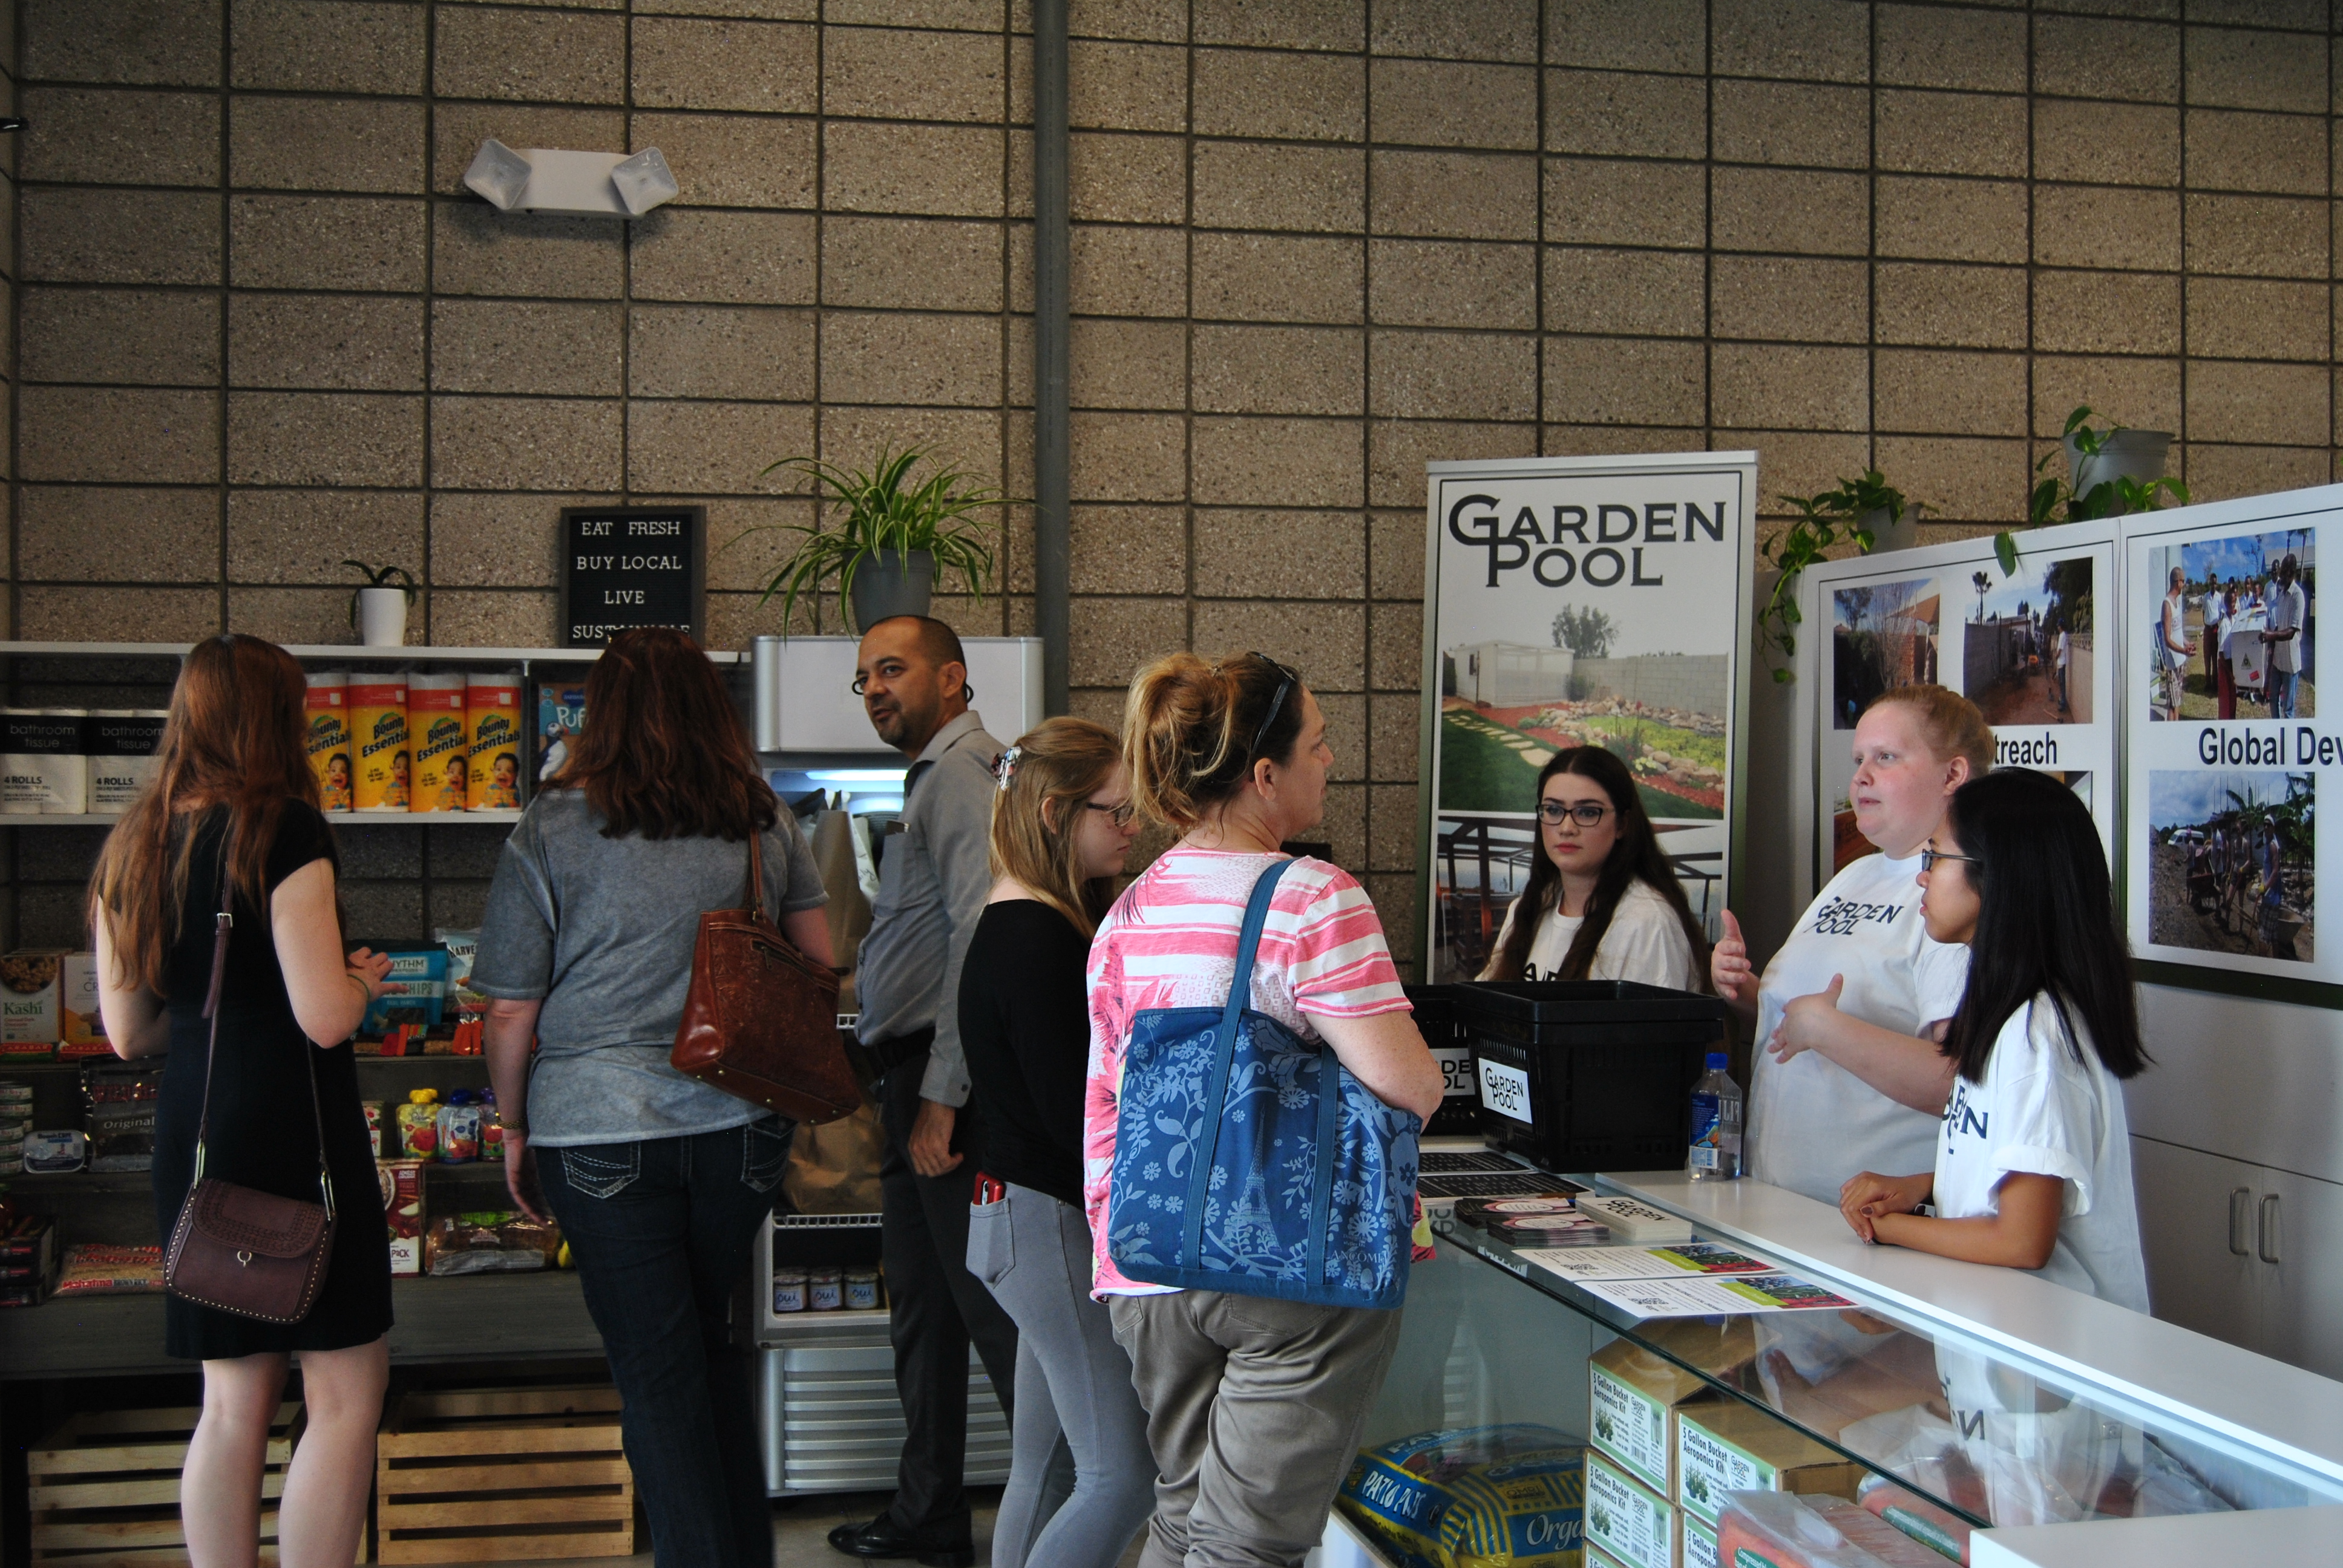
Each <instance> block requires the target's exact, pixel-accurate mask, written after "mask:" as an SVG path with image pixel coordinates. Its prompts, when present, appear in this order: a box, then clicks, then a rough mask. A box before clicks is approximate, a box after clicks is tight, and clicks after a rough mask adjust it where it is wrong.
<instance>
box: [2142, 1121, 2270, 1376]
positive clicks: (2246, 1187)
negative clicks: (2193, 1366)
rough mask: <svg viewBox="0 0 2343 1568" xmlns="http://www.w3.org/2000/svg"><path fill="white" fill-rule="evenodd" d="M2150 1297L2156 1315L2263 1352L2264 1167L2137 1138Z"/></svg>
mask: <svg viewBox="0 0 2343 1568" xmlns="http://www.w3.org/2000/svg"><path fill="white" fill-rule="evenodd" d="M2131 1177H2132V1186H2133V1189H2134V1191H2136V1192H2137V1194H2138V1197H2139V1239H2140V1241H2141V1244H2142V1246H2143V1247H2144V1249H2145V1250H2146V1251H2147V1298H2148V1301H2149V1302H2150V1303H2151V1305H2152V1309H2153V1311H2154V1312H2155V1313H2156V1315H2157V1317H2159V1318H2162V1319H2163V1320H2164V1321H2165V1322H2168V1323H2178V1324H2179V1325H2180V1326H2181V1327H2182V1328H2184V1329H2195V1330H2196V1331H2197V1332H2198V1333H2200V1334H2210V1335H2212V1336H2213V1337H2214V1338H2215V1339H2217V1340H2227V1341H2228V1342H2230V1343H2231V1344H2233V1345H2244V1346H2246V1347H2247V1348H2248V1349H2256V1350H2258V1349H2260V1348H2261V1343H2260V1336H2261V1330H2260V1322H2259V1319H2260V1312H2259V1302H2260V1298H2261V1293H2262V1290H2261V1286H2262V1275H2263V1273H2265V1272H2267V1271H2266V1270H2265V1269H2263V1268H2262V1267H2261V1265H2260V1263H2259V1261H2258V1260H2257V1259H2256V1258H2255V1257H2254V1249H2253V1222H2254V1219H2255V1213H2254V1210H2255V1199H2256V1198H2257V1196H2258V1193H2259V1189H2260V1179H2261V1171H2260V1170H2259V1168H2258V1167H2256V1166H2252V1165H2248V1164H2247V1163H2246V1162H2245V1161H2242V1160H2224V1159H2222V1158H2221V1157H2220V1156H2219V1155H2217V1154H2205V1153H2200V1152H2198V1151H2197V1150H2194V1149H2183V1148H2181V1147H2180V1146H2179V1145H2177V1144H2173V1143H2160V1142H2158V1141H2156V1140H2155V1139H2153V1138H2139V1137H2134V1138H2133V1139H2132V1141H2131Z"/></svg>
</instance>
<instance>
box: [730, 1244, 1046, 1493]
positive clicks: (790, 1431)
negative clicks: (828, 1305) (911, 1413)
mask: <svg viewBox="0 0 2343 1568" xmlns="http://www.w3.org/2000/svg"><path fill="white" fill-rule="evenodd" d="M777 1251H778V1252H779V1254H780V1255H781V1256H783V1257H784V1258H789V1257H797V1258H800V1259H815V1258H820V1259H832V1258H834V1259H836V1260H837V1261H851V1262H860V1261H865V1260H869V1261H876V1259H877V1257H878V1255H879V1216H878V1215H876V1214H778V1215H775V1216H774V1218H773V1221H772V1223H771V1224H769V1225H768V1226H766V1227H765V1229H764V1231H763V1232H762V1233H761V1234H759V1237H758V1240H757V1261H756V1271H755V1273H754V1276H753V1277H754V1279H755V1280H756V1281H757V1282H758V1283H759V1292H758V1294H759V1303H758V1309H757V1325H758V1326H757V1429H758V1436H759V1444H760V1446H761V1448H762V1451H763V1454H762V1457H763V1459H764V1465H765V1491H766V1493H767V1495H769V1496H772V1497H799V1496H804V1495H806V1494H809V1493H823V1492H879V1491H885V1490H887V1489H888V1488H890V1487H892V1486H893V1485H894V1484H895V1479H896V1465H897V1462H899V1461H900V1458H901V1456H902V1451H903V1439H904V1437H905V1436H906V1435H907V1434H908V1432H909V1431H910V1428H909V1427H908V1426H907V1425H906V1424H905V1422H904V1420H903V1405H902V1402H901V1400H900V1399H899V1398H898V1397H897V1396H896V1393H895V1352H894V1348H893V1346H892V1345H890V1343H889V1342H888V1338H887V1332H888V1320H889V1313H888V1311H887V1309H886V1308H884V1307H881V1308H880V1309H879V1310H877V1311H875V1312H872V1311H868V1310H865V1311H860V1312H851V1311H847V1312H774V1311H773V1292H772V1278H773V1267H774V1261H773V1260H774V1257H775V1254H776V1252H777ZM1009 1458H1010V1434H1009V1417H1008V1415H1007V1413H1006V1412H1003V1411H1002V1410H1001V1401H1000V1399H999V1398H998V1397H997V1396H996V1395H995V1394H994V1392H993V1390H992V1380H991V1378H990V1376H989V1375H988V1374H987V1373H986V1372H985V1370H984V1363H983V1362H982V1361H980V1360H979V1359H978V1357H977V1354H976V1352H975V1350H974V1349H973V1348H971V1349H970V1352H969V1357H968V1459H967V1465H966V1469H965V1472H964V1474H965V1476H966V1480H967V1483H968V1484H969V1485H970V1486H997V1485H1000V1484H1001V1483H1004V1482H1006V1481H1007V1480H1008V1479H1009Z"/></svg>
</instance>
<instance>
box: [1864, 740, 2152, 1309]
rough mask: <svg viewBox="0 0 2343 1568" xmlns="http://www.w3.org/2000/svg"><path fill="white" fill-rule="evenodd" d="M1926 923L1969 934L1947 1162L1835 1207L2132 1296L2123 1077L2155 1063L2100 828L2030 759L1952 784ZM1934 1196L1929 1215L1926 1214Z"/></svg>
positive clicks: (1931, 847) (1976, 1258)
mask: <svg viewBox="0 0 2343 1568" xmlns="http://www.w3.org/2000/svg"><path fill="white" fill-rule="evenodd" d="M1922 868H1923V869H1922V870H1921V873H1920V886H1921V887H1922V888H1923V889H1924V890H1925V891H1924V893H1923V895H1922V897H1921V900H1920V903H1921V910H1922V913H1923V915H1924V917H1925V918H1926V920H1927V923H1928V934H1929V936H1931V937H1933V938H1934V939H1935V940H1937V941H1940V942H1958V943H1963V944H1966V946H1967V948H1968V949H1969V974H1968V989H1967V990H1966V991H1965V992H1964V993H1963V995H1962V997H1961V1004H1960V1008H1959V1010H1958V1011H1956V1012H1955V1013H1954V1014H1953V1019H1952V1025H1951V1027H1950V1028H1949V1029H1948V1030H1946V1035H1945V1042H1944V1053H1945V1056H1946V1060H1949V1061H1951V1062H1952V1063H1954V1065H1955V1067H1956V1070H1957V1073H1958V1076H1957V1077H1956V1079H1955V1080H1954V1082H1953V1095H1952V1100H1951V1101H1950V1102H1949V1103H1948V1104H1947V1105H1946V1107H1945V1121H1944V1130H1943V1131H1942V1132H1941V1133H1940V1134H1939V1135H1938V1137H1937V1141H1936V1170H1935V1171H1922V1172H1920V1173H1919V1174H1918V1175H1915V1176H1882V1175H1879V1174H1876V1173H1875V1172H1873V1171H1865V1172H1863V1173H1862V1174H1861V1175H1859V1176H1857V1177H1855V1179H1854V1180H1853V1181H1849V1182H1848V1183H1847V1184H1846V1186H1845V1188H1844V1189H1843V1190H1841V1191H1840V1193H1839V1211H1840V1212H1841V1213H1843V1214H1845V1216H1846V1222H1847V1223H1848V1224H1849V1225H1851V1226H1853V1227H1854V1228H1855V1234H1857V1235H1859V1236H1861V1237H1862V1238H1863V1239H1864V1240H1865V1241H1885V1242H1890V1243H1892V1244H1894V1245H1896V1246H1899V1247H1911V1248H1914V1249H1916V1250H1917V1251H1924V1252H1935V1253H1936V1254H1937V1255H1939V1256H1940V1257H1946V1258H1959V1259H1963V1260H1965V1261H1968V1262H1973V1263H1997V1264H2000V1265H2002V1266H2003V1267H2005V1268H2012V1269H2028V1270H2033V1271H2037V1272H2039V1273H2040V1274H2041V1275H2042V1277H2043V1278H2045V1279H2047V1280H2051V1281H2054V1282H2056V1283H2058V1284H2062V1285H2066V1286H2067V1287H2069V1288H2070V1289H2073V1290H2077V1291H2082V1292H2087V1293H2088V1294H2090V1295H2095V1296H2097V1297H2099V1298H2100V1299H2102V1300H2103V1301H2109V1302H2115V1303H2117V1305H2118V1306H2126V1307H2129V1308H2131V1309H2133V1310H2134V1311H2136V1312H2146V1311H2147V1265H2146V1263H2145V1261H2143V1259H2142V1256H2141V1252H2140V1241H2139V1215H2138V1211H2137V1207H2136V1205H2135V1203H2134V1201H2133V1198H2132V1183H2131V1138H2130V1132H2129V1129H2128V1127H2127V1124H2126V1122H2125V1120H2124V1102H2123V1090H2122V1088H2121V1085H2120V1083H2119V1082H2118V1081H2119V1080H2122V1079H2127V1078H2132V1077H2136V1076H2137V1074H2138V1073H2139V1071H2140V1070H2142V1069H2143V1068H2145V1067H2146V1066H2147V1063H2148V1058H2147V1052H2146V1051H2145V1050H2142V1049H2141V1046H2140V1039H2139V1016H2138V1010H2137V1005H2136V1002H2135V999H2134V997H2133V994H2132V978H2131V954H2130V951H2129V950H2128V949H2127V948H2126V946H2125V944H2124V939H2123V935H2122V933H2121V932H2119V931H2118V930H2117V929H2116V915H2115V901H2114V898H2113V895H2112V892H2111V890H2110V888H2109V884H2108V879H2107V855H2106V853H2105V852H2104V851H2103V850H2102V849H2101V848H2100V845H2099V835H2098V829H2097V828H2096V827H2095V826H2094V825H2093V824H2092V821H2091V816H2090V813H2089V811H2088V810H2087V809H2085V808H2084V806H2083V803H2082V801H2081V800H2080V799H2077V797H2076V795H2075V792H2074V791H2073V790H2071V789H2067V788H2066V786H2065V785H2064V784H2061V783H2059V782H2058V781H2057V780H2056V779H2051V778H2049V777H2047V776H2046V775H2044V774H2040V773H2034V772H2029V771H2027V770H2026V769H2006V770H2004V771H2001V772H1996V773H1988V774H1986V776H1985V777H1983V778H1981V779H1971V780H1970V781H1969V782H1968V783H1966V784H1964V785H1962V786H1961V787H1960V789H1958V790H1956V791H1955V792H1954V795H1953V798H1952V802H1951V806H1950V808H1949V809H1947V810H1946V814H1945V821H1944V823H1943V825H1942V826H1941V827H1939V828H1938V829H1937V830H1936V833H1935V834H1934V835H1933V836H1932V837H1931V838H1930V839H1929V840H1928V846H1927V849H1926V850H1925V851H1924V852H1923V855H1922ZM1929 1202H1933V1203H1934V1204H1935V1207H1936V1214H1935V1216H1934V1217H1933V1218H1930V1217H1926V1216H1923V1215H1919V1214H1916V1213H1915V1212H1913V1211H1915V1210H1916V1209H1917V1208H1919V1207H1920V1205H1921V1204H1923V1203H1929Z"/></svg>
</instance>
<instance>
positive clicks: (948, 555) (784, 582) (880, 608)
mask: <svg viewBox="0 0 2343 1568" xmlns="http://www.w3.org/2000/svg"><path fill="white" fill-rule="evenodd" d="M923 461H925V462H927V463H929V465H930V467H928V470H927V472H926V474H925V475H924V476H923V477H920V478H919V479H918V481H917V482H916V483H914V482H913V478H912V474H911V470H912V469H913V468H914V467H917V466H918V465H919V464H920V463H921V462H923ZM776 469H787V470H789V472H791V473H793V474H795V475H798V476H799V477H803V478H805V479H807V480H809V481H810V493H811V494H813V495H815V496H817V497H819V498H820V503H821V504H820V506H818V507H817V508H815V513H814V520H813V521H812V522H810V523H786V524H767V525H764V526H762V527H759V528H748V529H744V530H743V531H742V532H741V533H739V535H737V536H735V537H734V538H733V539H732V541H731V542H732V543H733V544H738V543H739V542H740V540H741V539H744V538H748V537H749V535H750V534H758V533H765V532H769V531H778V532H781V533H793V534H798V535H800V536H802V537H801V538H800V539H799V543H798V547H797V549H796V550H795V551H794V552H793V553H792V554H791V555H790V557H789V559H788V561H786V562H784V563H783V564H782V566H781V568H780V569H779V571H776V572H775V573H774V574H773V576H772V579H771V580H770V581H769V582H767V583H766V584H765V591H764V594H763V596H762V597H761V598H759V600H758V601H757V602H758V603H759V604H763V603H765V602H767V601H768V600H769V599H770V598H772V597H773V596H774V595H775V594H777V593H778V594H779V595H780V596H781V623H782V625H784V626H787V625H788V624H789V615H790V612H791V611H792V610H794V609H795V608H796V607H797V602H798V599H799V598H800V597H805V598H811V597H812V596H813V595H814V594H816V593H817V592H819V591H820V588H821V585H822V584H823V583H824V582H825V581H827V580H830V579H831V578H835V579H836V580H837V583H838V592H839V597H840V599H842V600H843V601H845V603H846V605H847V607H848V609H849V613H850V617H851V625H852V628H853V629H854V630H856V631H861V630H863V629H866V628H869V627H870V626H872V625H874V624H876V623H877V622H879V621H882V620H885V619H886V618H888V617H889V616H896V615H925V614H927V613H928V603H929V599H930V596H931V594H932V593H933V591H934V588H935V581H936V578H937V576H938V574H939V573H945V572H952V573H957V574H959V576H960V580H961V582H962V583H963V584H964V585H966V587H967V588H968V590H969V591H970V593H972V594H974V595H975V596H976V597H977V598H979V599H981V598H984V596H985V593H986V591H987V589H989V588H990V586H991V582H992V547H991V545H990V543H989V542H988V539H987V530H986V528H985V527H984V526H983V525H982V524H980V523H979V522H978V521H977V518H978V517H979V516H980V514H982V513H983V512H985V511H987V510H989V509H997V508H1001V507H1002V506H1005V505H1007V504H1008V499H1009V498H1007V497H1006V496H1004V495H1002V494H1001V491H999V490H998V489H995V488H993V487H990V486H986V485H980V484H976V483H974V482H973V478H974V477H973V476H972V475H970V474H968V473H966V472H964V471H963V470H961V469H960V468H958V467H954V466H952V465H951V464H950V463H948V462H943V461H940V460H937V459H936V458H935V457H934V455H933V452H932V449H931V448H930V447H919V446H912V447H904V448H902V449H901V450H900V451H898V450H896V449H895V447H894V446H893V445H892V443H889V444H887V445H883V446H881V447H880V448H879V453H878V456H877V457H875V458H874V459H872V461H871V463H870V467H867V468H850V467H845V466H843V465H841V464H835V463H825V462H823V461H822V460H821V459H820V458H819V457H783V458H781V459H780V460H779V461H778V462H774V463H769V464H767V465H766V466H765V467H763V468H762V469H760V470H759V472H758V477H759V478H762V477H764V476H765V475H767V474H770V473H772V472H774V471H775V470H776ZM831 511H834V512H836V513H837V514H838V516H837V518H836V521H835V523H834V524H833V526H831V527H830V528H823V527H822V514H823V513H824V512H831ZM728 548H729V547H728Z"/></svg>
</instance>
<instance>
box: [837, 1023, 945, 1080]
mask: <svg viewBox="0 0 2343 1568" xmlns="http://www.w3.org/2000/svg"><path fill="white" fill-rule="evenodd" d="M935 1042H936V1031H935V1030H934V1028H933V1027H932V1026H930V1027H929V1028H927V1029H922V1030H914V1031H913V1032H911V1033H910V1034H899V1035H897V1036H896V1037H895V1038H894V1039H892V1040H880V1041H878V1042H877V1043H876V1044H868V1045H866V1044H864V1043H863V1042H862V1041H860V1040H857V1041H855V1049H856V1050H859V1051H860V1052H861V1053H862V1062H863V1067H864V1070H866V1071H868V1072H869V1073H870V1079H871V1081H873V1082H876V1081H879V1080H880V1079H882V1078H884V1077H886V1076H887V1075H888V1074H889V1073H890V1072H892V1071H894V1070H896V1069H897V1068H899V1067H900V1066H902V1065H903V1064H904V1063H905V1062H907V1061H909V1060H911V1059H912V1058H913V1057H915V1056H925V1055H926V1054H927V1053H928V1049H929V1048H930V1046H932V1045H934V1044H935Z"/></svg>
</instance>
